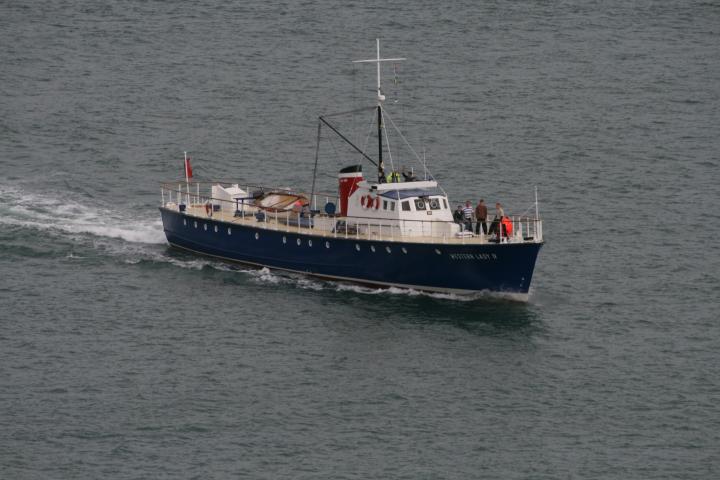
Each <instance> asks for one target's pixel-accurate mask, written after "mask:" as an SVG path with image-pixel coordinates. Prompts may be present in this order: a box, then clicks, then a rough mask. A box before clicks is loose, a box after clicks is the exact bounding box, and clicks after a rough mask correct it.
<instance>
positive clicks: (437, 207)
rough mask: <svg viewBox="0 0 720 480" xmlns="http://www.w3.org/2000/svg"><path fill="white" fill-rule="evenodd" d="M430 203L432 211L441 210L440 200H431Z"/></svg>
mask: <svg viewBox="0 0 720 480" xmlns="http://www.w3.org/2000/svg"><path fill="white" fill-rule="evenodd" d="M428 203H429V205H430V209H431V210H440V199H439V198H431V199H430V200H429V202H428Z"/></svg>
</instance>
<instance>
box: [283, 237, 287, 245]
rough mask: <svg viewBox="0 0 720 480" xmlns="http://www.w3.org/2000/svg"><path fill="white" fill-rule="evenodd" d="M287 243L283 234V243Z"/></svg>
mask: <svg viewBox="0 0 720 480" xmlns="http://www.w3.org/2000/svg"><path fill="white" fill-rule="evenodd" d="M285 243H287V238H285V237H284V236H283V244H285Z"/></svg>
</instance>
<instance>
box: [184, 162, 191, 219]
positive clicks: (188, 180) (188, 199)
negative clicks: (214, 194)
mask: <svg viewBox="0 0 720 480" xmlns="http://www.w3.org/2000/svg"><path fill="white" fill-rule="evenodd" d="M183 155H184V157H185V161H184V162H183V167H184V168H185V188H186V190H187V208H188V210H189V209H190V177H188V161H187V152H183Z"/></svg>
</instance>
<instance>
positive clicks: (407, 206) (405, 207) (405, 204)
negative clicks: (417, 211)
mask: <svg viewBox="0 0 720 480" xmlns="http://www.w3.org/2000/svg"><path fill="white" fill-rule="evenodd" d="M401 206H402V209H403V211H404V212H409V211H410V202H408V201H404V202H402V204H401Z"/></svg>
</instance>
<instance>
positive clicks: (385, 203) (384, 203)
mask: <svg viewBox="0 0 720 480" xmlns="http://www.w3.org/2000/svg"><path fill="white" fill-rule="evenodd" d="M383 210H387V200H383Z"/></svg>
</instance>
